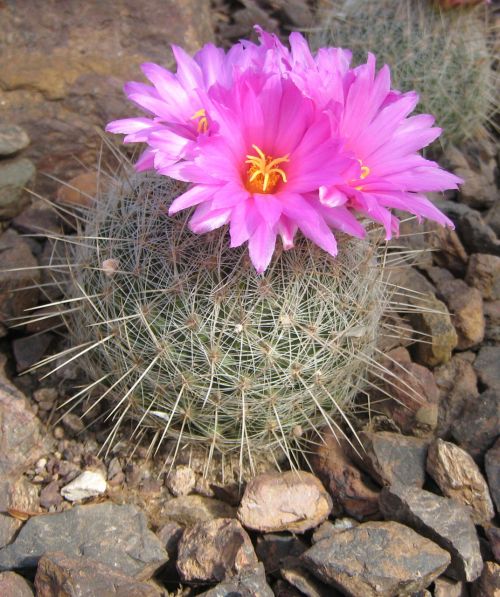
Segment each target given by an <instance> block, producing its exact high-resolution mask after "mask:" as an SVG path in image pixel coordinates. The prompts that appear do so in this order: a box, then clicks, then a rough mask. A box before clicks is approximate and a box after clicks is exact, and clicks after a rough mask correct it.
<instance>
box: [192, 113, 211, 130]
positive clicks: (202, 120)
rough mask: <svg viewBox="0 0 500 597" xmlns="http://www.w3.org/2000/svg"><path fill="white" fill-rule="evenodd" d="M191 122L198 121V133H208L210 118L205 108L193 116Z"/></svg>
mask: <svg viewBox="0 0 500 597" xmlns="http://www.w3.org/2000/svg"><path fill="white" fill-rule="evenodd" d="M191 120H198V126H197V127H196V130H197V132H198V133H206V132H207V131H208V117H207V113H206V112H205V108H201V109H200V110H198V112H195V113H194V114H193V115H192V116H191Z"/></svg>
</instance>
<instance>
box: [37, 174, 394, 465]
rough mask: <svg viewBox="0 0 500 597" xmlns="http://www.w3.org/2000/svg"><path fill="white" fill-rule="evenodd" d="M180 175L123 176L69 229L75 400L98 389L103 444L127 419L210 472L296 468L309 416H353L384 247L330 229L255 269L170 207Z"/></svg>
mask: <svg viewBox="0 0 500 597" xmlns="http://www.w3.org/2000/svg"><path fill="white" fill-rule="evenodd" d="M181 186H182V185H181V183H178V182H175V181H172V180H171V179H169V178H167V177H164V176H158V175H154V174H147V175H144V174H142V175H138V174H130V175H125V176H122V177H119V178H117V179H115V180H114V182H112V183H111V184H109V185H108V189H107V191H105V192H104V193H101V195H100V196H98V197H97V198H96V201H95V207H92V208H90V209H88V210H84V221H83V224H82V230H81V231H80V235H79V236H77V237H68V239H67V240H68V241H69V242H68V245H67V246H68V248H69V254H68V257H69V258H68V267H69V273H70V275H69V276H68V279H67V282H66V283H65V284H64V285H63V288H64V292H65V294H66V298H65V301H66V304H68V305H69V306H70V307H71V308H70V309H67V310H68V311H69V313H68V314H67V315H66V318H67V323H68V329H69V333H70V338H71V341H72V345H71V347H70V349H68V350H66V352H65V356H66V358H67V359H69V360H71V361H73V359H75V360H76V358H75V357H77V356H78V357H79V361H80V362H81V363H82V365H83V368H84V371H86V374H87V377H88V376H90V385H89V386H88V387H87V388H85V389H84V390H80V391H79V392H78V393H77V394H76V396H75V397H74V398H75V400H77V399H78V398H81V397H83V396H86V395H91V396H93V400H94V401H95V403H97V402H98V401H99V400H100V399H101V398H106V400H107V401H109V402H108V403H109V404H110V407H109V413H108V416H109V417H111V418H112V419H114V421H115V423H116V424H115V427H114V431H113V432H111V433H110V435H109V437H108V441H109V443H110V444H112V443H113V440H114V439H115V437H116V431H117V430H118V428H119V426H120V424H121V423H122V422H124V421H127V420H128V421H130V420H133V421H135V424H134V425H135V429H136V431H137V430H140V431H141V432H143V431H144V430H150V431H151V434H150V439H151V441H152V445H153V446H155V447H159V446H161V445H168V446H170V447H171V449H172V450H173V453H174V454H176V453H177V452H178V450H179V449H181V448H184V447H185V446H186V445H187V446H194V447H196V446H198V447H199V448H200V449H202V450H204V451H205V452H206V454H207V459H206V463H207V470H208V468H210V466H211V463H212V464H213V459H214V458H215V457H216V459H217V458H218V459H219V462H220V458H221V457H222V458H223V459H225V460H226V462H227V459H229V460H231V461H232V462H233V463H235V464H236V467H237V468H238V469H239V470H240V474H242V471H249V474H251V473H252V472H254V471H255V470H256V468H257V467H258V463H259V462H261V461H262V459H263V458H267V459H268V460H269V459H270V460H274V461H275V462H276V463H278V462H280V461H282V460H283V459H288V461H289V462H290V463H291V465H292V466H294V465H296V464H297V463H298V462H299V456H300V454H299V453H303V452H307V450H308V448H307V446H308V442H317V441H319V439H318V435H317V433H319V432H320V430H321V429H324V428H325V427H329V428H331V429H332V430H333V431H334V432H335V433H336V434H337V435H340V434H341V433H342V431H341V429H347V428H348V426H349V425H350V420H351V416H352V408H353V401H354V398H355V396H356V394H357V393H358V391H359V389H360V387H362V386H363V384H364V381H365V380H366V375H367V369H368V368H369V367H370V365H371V364H372V363H373V355H374V351H375V350H376V349H375V344H376V339H377V335H378V333H379V329H380V328H379V322H380V317H381V315H382V313H383V311H384V309H385V307H386V306H387V301H388V291H387V285H386V283H385V281H384V277H383V276H384V267H383V258H382V257H381V256H383V254H384V250H383V249H381V248H380V247H379V246H378V245H377V243H375V242H373V241H370V240H367V241H361V240H357V239H353V238H347V237H340V238H339V255H338V257H337V258H333V257H331V256H329V255H327V254H326V253H325V252H324V251H322V250H321V249H319V248H318V247H316V246H315V245H313V244H312V243H310V242H309V241H307V240H305V239H302V240H300V241H299V242H297V245H296V247H295V248H293V249H292V250H289V251H283V252H277V254H276V255H275V256H274V257H273V260H272V262H271V265H270V267H269V268H268V270H267V271H266V273H265V274H264V275H258V274H256V273H255V269H254V268H253V266H252V264H251V263H250V261H249V258H248V255H247V252H246V251H245V250H244V248H242V249H230V248H229V247H228V239H227V234H226V233H225V232H221V231H216V232H213V233H210V234H207V235H201V236H198V235H195V234H193V233H191V232H190V231H189V230H188V228H187V226H186V220H187V218H188V216H189V214H187V216H186V215H180V216H176V217H174V218H171V217H169V216H167V211H168V206H169V205H170V203H171V202H172V200H173V198H174V197H175V196H176V195H178V194H179V193H180V192H181ZM57 267H58V266H57V263H55V262H54V269H55V270H57ZM62 302H63V303H64V301H62ZM53 360H54V357H49V359H47V362H49V361H53ZM98 389H99V392H100V393H98V394H96V391H97V390H98ZM71 402H72V401H71V400H70V401H69V403H70V404H71Z"/></svg>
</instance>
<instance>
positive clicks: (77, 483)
mask: <svg viewBox="0 0 500 597" xmlns="http://www.w3.org/2000/svg"><path fill="white" fill-rule="evenodd" d="M106 489H107V483H106V479H105V477H104V475H103V473H102V472H101V471H84V472H83V473H82V474H81V475H79V476H78V477H76V479H73V481H71V482H70V483H68V484H67V485H65V486H64V487H63V488H62V489H61V495H62V496H63V498H64V499H66V500H68V501H69V502H79V501H80V500H85V499H87V498H90V497H95V496H97V495H101V494H103V493H105V492H106Z"/></svg>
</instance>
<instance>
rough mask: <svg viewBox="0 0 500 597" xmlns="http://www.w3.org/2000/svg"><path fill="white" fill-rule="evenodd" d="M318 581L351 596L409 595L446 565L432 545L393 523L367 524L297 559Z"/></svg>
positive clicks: (443, 553) (445, 556)
mask: <svg viewBox="0 0 500 597" xmlns="http://www.w3.org/2000/svg"><path fill="white" fill-rule="evenodd" d="M301 559H302V561H303V562H304V564H305V566H306V567H307V568H308V569H309V570H311V572H313V573H314V574H315V575H316V576H318V578H320V579H321V580H322V581H323V582H326V583H328V584H330V585H333V586H334V587H335V588H339V589H340V590H341V591H342V593H344V594H346V595H352V596H354V597H372V596H373V597H375V596H379V595H387V597H394V596H396V595H409V594H411V593H414V592H417V591H419V590H422V589H424V588H425V587H427V586H428V585H429V584H430V583H431V582H432V581H433V580H434V578H436V577H437V576H439V574H441V572H443V571H444V570H445V569H446V567H447V566H448V564H449V562H450V556H449V554H447V553H446V551H444V550H443V549H441V548H440V547H438V546H437V545H436V544H435V543H433V542H432V541H429V540H428V539H424V538H423V537H421V536H420V535H418V534H417V533H415V531H413V530H412V529H409V528H408V527H406V526H403V525H401V524H398V523H396V522H366V523H363V524H360V525H359V526H357V527H355V528H353V529H350V530H348V531H344V532H343V533H340V534H338V535H335V536H334V537H331V538H330V539H324V540H323V541H319V542H318V543H316V544H315V545H313V546H312V547H311V549H309V550H308V551H306V553H305V554H304V555H303V556H302V558H301Z"/></svg>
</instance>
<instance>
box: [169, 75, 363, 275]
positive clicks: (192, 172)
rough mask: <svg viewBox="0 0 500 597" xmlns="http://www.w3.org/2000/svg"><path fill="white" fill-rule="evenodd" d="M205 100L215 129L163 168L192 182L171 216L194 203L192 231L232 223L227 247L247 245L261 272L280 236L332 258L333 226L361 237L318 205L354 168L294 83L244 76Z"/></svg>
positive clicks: (351, 220)
mask: <svg viewBox="0 0 500 597" xmlns="http://www.w3.org/2000/svg"><path fill="white" fill-rule="evenodd" d="M209 96H210V101H211V104H212V110H213V114H214V118H215V120H216V121H217V123H218V132H217V134H216V135H214V136H211V137H205V138H203V139H200V140H199V142H198V150H197V153H196V156H195V157H194V158H193V159H191V160H185V161H183V162H180V163H178V164H176V165H174V166H172V167H171V168H169V169H168V172H167V173H168V175H169V176H172V177H174V178H179V179H181V180H185V181H189V182H192V183H194V186H193V187H192V188H191V189H190V190H188V191H187V192H186V193H184V194H183V195H181V196H180V197H178V198H177V199H176V200H175V201H174V202H173V204H172V206H171V208H170V213H171V214H173V213H176V212H177V211H179V210H182V209H186V208H188V207H192V206H193V205H197V208H196V210H195V212H194V214H193V216H192V218H191V220H190V228H191V230H193V231H194V232H196V233H203V232H208V231H209V230H214V229H216V228H219V227H220V226H223V225H225V224H229V230H230V236H231V246H232V247H237V246H240V245H241V244H243V243H245V242H248V245H249V252H250V258H251V260H252V262H253V264H254V266H255V268H256V270H257V271H258V272H263V271H264V270H265V269H266V268H267V266H268V264H269V262H270V260H271V257H272V254H273V252H274V248H275V243H276V236H277V235H280V236H281V238H282V241H283V245H284V247H285V248H290V247H292V246H293V239H294V235H295V233H296V231H297V229H299V230H301V232H302V234H304V236H306V237H308V238H310V239H311V240H313V241H314V242H315V243H316V244H318V245H319V246H320V247H322V248H323V249H324V250H325V251H327V252H328V253H330V254H331V255H336V253H337V245H336V242H335V237H334V235H333V233H332V231H331V229H330V226H332V227H335V228H340V229H342V230H345V231H346V232H348V233H349V234H353V235H356V236H363V234H364V230H363V228H362V227H361V226H360V224H359V223H358V222H357V220H356V218H355V217H354V216H353V215H352V214H351V213H350V212H349V210H347V209H346V208H345V207H342V206H341V207H338V208H325V207H324V206H322V205H321V203H320V202H319V196H318V189H319V188H320V187H321V186H323V185H328V186H329V185H332V184H335V183H340V182H341V181H342V180H343V177H344V176H345V175H347V174H346V173H347V172H349V171H356V170H358V169H359V168H358V166H357V163H356V162H355V161H354V160H353V159H351V158H349V157H348V156H347V154H343V153H340V149H341V147H340V144H339V142H338V140H336V139H333V138H332V135H331V127H330V122H329V119H328V117H327V115H326V114H322V113H321V112H319V111H317V110H316V109H315V106H314V103H313V102H312V101H311V100H310V99H308V98H306V97H305V96H304V95H303V94H302V93H301V92H300V91H299V89H297V87H296V86H295V85H294V84H293V83H292V82H291V81H289V80H286V79H283V78H281V77H276V76H271V75H268V76H265V75H258V74H255V73H252V72H250V71H247V72H245V73H243V74H242V75H241V76H239V77H238V78H237V79H236V80H235V81H234V85H233V87H232V88H231V89H230V90H224V89H222V88H221V87H217V86H216V87H214V88H213V89H212V90H211V92H210V93H209Z"/></svg>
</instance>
